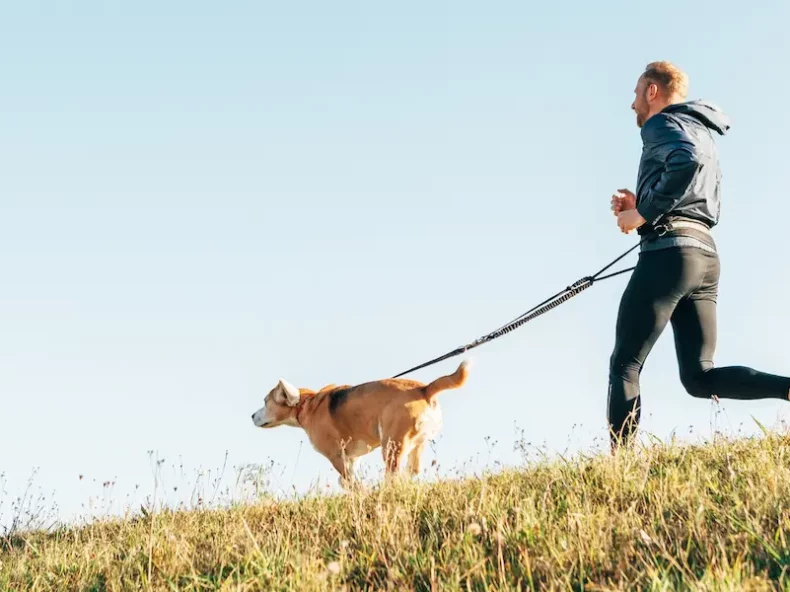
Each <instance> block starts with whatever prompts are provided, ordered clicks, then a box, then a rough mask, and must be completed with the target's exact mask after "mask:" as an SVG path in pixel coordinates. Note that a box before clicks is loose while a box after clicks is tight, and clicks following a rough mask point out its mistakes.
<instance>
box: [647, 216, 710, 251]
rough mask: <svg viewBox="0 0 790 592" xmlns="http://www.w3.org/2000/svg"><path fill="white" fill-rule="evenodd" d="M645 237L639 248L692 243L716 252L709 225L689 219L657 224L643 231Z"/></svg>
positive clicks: (658, 247)
mask: <svg viewBox="0 0 790 592" xmlns="http://www.w3.org/2000/svg"><path fill="white" fill-rule="evenodd" d="M643 238H645V239H647V240H645V242H644V243H642V247H641V250H643V251H650V250H655V249H661V248H668V247H675V246H684V245H693V246H700V247H701V248H704V249H705V250H708V251H712V252H714V253H715V252H716V251H717V249H716V242H715V241H714V239H713V234H712V233H711V230H710V227H709V226H708V225H707V224H704V223H703V222H698V221H696V220H689V219H675V220H668V221H666V222H662V223H660V224H657V225H656V226H655V227H653V228H650V229H648V230H647V232H645V233H644V235H643Z"/></svg>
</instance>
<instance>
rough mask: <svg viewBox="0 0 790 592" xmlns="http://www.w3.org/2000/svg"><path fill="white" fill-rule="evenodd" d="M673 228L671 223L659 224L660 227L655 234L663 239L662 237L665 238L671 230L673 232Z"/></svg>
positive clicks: (656, 228)
mask: <svg viewBox="0 0 790 592" xmlns="http://www.w3.org/2000/svg"><path fill="white" fill-rule="evenodd" d="M671 226H672V225H671V223H669V222H665V223H663V224H659V225H657V226H656V227H655V228H654V231H655V233H656V236H657V237H658V238H661V237H662V236H664V235H665V234H666V233H667V232H669V231H670V230H672V228H671Z"/></svg>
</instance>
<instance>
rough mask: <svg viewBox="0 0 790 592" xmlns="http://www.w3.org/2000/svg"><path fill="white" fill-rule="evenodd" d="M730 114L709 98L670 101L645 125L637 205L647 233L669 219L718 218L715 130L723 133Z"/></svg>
mask: <svg viewBox="0 0 790 592" xmlns="http://www.w3.org/2000/svg"><path fill="white" fill-rule="evenodd" d="M729 129H730V121H729V118H728V117H727V116H726V115H724V113H722V111H721V110H720V109H719V108H718V107H716V106H715V105H712V104H711V103H707V102H704V101H689V102H686V103H679V104H675V105H670V106H669V107H667V108H666V109H664V110H663V111H661V112H660V113H657V114H656V115H654V116H653V117H651V118H650V119H648V120H647V121H646V122H645V124H644V125H643V126H642V130H641V133H642V143H643V148H642V159H641V161H640V163H639V176H638V179H637V186H636V196H637V199H636V204H637V205H636V209H637V210H638V211H639V213H640V214H641V215H642V217H643V218H645V220H647V223H646V224H645V225H643V226H642V228H640V229H639V232H640V234H644V233H645V232H648V231H649V230H650V229H652V227H653V226H655V225H656V224H657V223H659V222H661V221H665V220H667V218H669V217H671V218H675V217H681V218H690V219H693V220H698V221H701V222H704V223H705V224H707V225H708V226H710V227H713V226H715V225H716V224H718V222H719V212H720V208H721V204H720V200H721V169H720V168H719V158H718V153H717V150H716V143H715V141H714V135H713V132H716V133H717V134H719V135H722V136H723V135H724V134H725V133H727V131H728V130H729Z"/></svg>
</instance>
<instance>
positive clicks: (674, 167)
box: [636, 115, 699, 225]
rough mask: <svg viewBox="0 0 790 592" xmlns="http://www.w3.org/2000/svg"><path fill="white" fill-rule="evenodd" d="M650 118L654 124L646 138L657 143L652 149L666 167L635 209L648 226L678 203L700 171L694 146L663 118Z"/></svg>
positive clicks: (673, 125)
mask: <svg viewBox="0 0 790 592" xmlns="http://www.w3.org/2000/svg"><path fill="white" fill-rule="evenodd" d="M652 119H656V120H657V121H656V122H655V124H654V125H651V129H650V131H649V136H650V138H651V140H652V142H654V143H655V144H657V145H656V146H655V148H654V150H656V151H657V152H658V154H657V157H658V158H659V159H661V160H663V161H664V162H665V165H664V170H663V172H662V173H661V177H660V178H659V179H658V181H656V182H655V183H654V184H653V185H652V186H651V187H648V188H647V189H646V190H645V192H644V194H643V196H642V197H641V200H640V202H639V205H638V206H637V208H636V209H637V211H638V212H639V214H640V215H641V216H642V217H643V218H644V219H645V220H647V223H648V224H650V225H654V224H656V223H657V222H658V221H659V220H660V219H661V217H662V216H664V214H666V213H667V212H670V211H672V210H673V209H674V208H675V206H677V205H678V204H679V203H680V201H681V200H682V199H683V197H685V195H686V193H687V192H688V189H689V186H690V185H691V183H692V181H693V180H694V175H695V174H696V172H697V170H698V168H699V161H698V159H697V157H696V154H695V153H694V145H693V144H692V143H691V142H689V141H688V139H687V138H686V136H685V134H684V133H683V132H682V131H681V130H680V129H679V128H678V127H677V126H676V125H675V124H674V123H673V122H671V121H670V120H669V119H668V118H666V117H662V116H661V115H657V116H655V117H653V118H652ZM648 123H649V124H651V123H653V122H652V121H649V122H648Z"/></svg>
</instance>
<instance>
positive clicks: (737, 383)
mask: <svg viewBox="0 0 790 592" xmlns="http://www.w3.org/2000/svg"><path fill="white" fill-rule="evenodd" d="M672 328H673V331H674V333H675V349H676V350H677V356H678V365H679V366H680V379H681V382H682V383H683V386H684V388H685V389H686V391H687V392H688V393H689V394H690V395H691V396H692V397H698V398H703V399H709V398H711V397H712V396H714V395H715V396H717V397H718V398H720V399H740V400H755V399H783V400H785V401H786V400H788V395H790V378H787V377H784V376H776V375H774V374H766V373H764V372H758V371H757V370H754V369H752V368H748V367H745V366H728V367H722V368H715V367H714V365H713V354H714V352H715V349H716V301H715V300H714V299H708V298H704V297H703V298H695V297H693V296H692V297H691V298H687V299H684V300H683V301H681V302H680V303H679V304H678V306H677V308H676V309H675V314H674V315H673V316H672Z"/></svg>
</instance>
